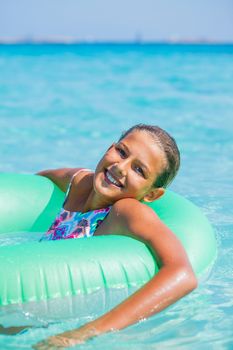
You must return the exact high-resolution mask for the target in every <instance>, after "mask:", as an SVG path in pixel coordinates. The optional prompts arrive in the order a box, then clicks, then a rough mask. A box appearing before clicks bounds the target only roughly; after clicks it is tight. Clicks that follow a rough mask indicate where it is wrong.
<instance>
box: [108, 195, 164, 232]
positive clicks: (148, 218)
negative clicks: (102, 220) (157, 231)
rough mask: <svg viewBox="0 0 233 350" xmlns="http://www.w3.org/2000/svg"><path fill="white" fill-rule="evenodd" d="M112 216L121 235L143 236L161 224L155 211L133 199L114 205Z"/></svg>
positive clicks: (121, 200) (125, 199)
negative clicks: (128, 233)
mask: <svg viewBox="0 0 233 350" xmlns="http://www.w3.org/2000/svg"><path fill="white" fill-rule="evenodd" d="M110 215H111V217H110V219H111V221H112V223H113V224H114V226H115V227H116V228H117V231H118V232H119V233H120V234H121V233H123V234H125V233H127V232H131V233H134V234H136V235H137V236H138V233H139V235H141V234H140V232H142V233H143V232H146V231H148V230H147V229H149V228H150V231H151V229H152V230H153V229H154V228H155V227H158V226H159V225H160V224H161V221H160V219H159V217H158V215H157V214H156V213H155V212H154V210H153V209H151V208H150V207H149V206H147V205H146V204H144V203H142V202H140V201H138V200H136V199H133V198H124V199H120V200H119V201H117V202H116V203H114V204H113V206H112V208H111V213H110Z"/></svg>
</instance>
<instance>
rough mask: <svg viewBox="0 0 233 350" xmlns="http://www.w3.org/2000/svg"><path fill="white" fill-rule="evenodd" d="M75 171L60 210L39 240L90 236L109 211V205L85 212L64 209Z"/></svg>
mask: <svg viewBox="0 0 233 350" xmlns="http://www.w3.org/2000/svg"><path fill="white" fill-rule="evenodd" d="M83 170H88V169H81V170H79V171H78V172H77V173H79V172H80V171H83ZM77 173H75V174H74V175H73V177H72V179H71V182H70V184H69V188H68V190H67V192H66V196H65V201H64V203H63V206H62V208H61V210H60V212H59V213H58V215H57V216H56V218H55V221H54V222H53V224H52V225H51V227H50V228H49V230H48V231H47V232H46V233H45V234H44V235H43V236H42V237H41V239H40V241H49V240H57V239H69V238H83V237H91V236H93V235H94V233H95V230H96V229H97V228H98V227H99V225H100V224H101V223H102V221H103V220H104V219H105V217H106V216H107V215H108V213H109V212H110V210H111V207H107V208H104V209H97V210H91V211H88V212H86V213H81V212H78V211H69V210H66V209H64V205H65V203H66V201H67V198H68V195H69V192H70V187H71V184H72V180H73V178H74V177H75V176H76V175H77Z"/></svg>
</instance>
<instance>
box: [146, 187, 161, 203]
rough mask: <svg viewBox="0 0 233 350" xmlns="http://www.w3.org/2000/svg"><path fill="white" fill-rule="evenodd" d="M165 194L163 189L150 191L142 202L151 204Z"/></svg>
mask: <svg viewBox="0 0 233 350" xmlns="http://www.w3.org/2000/svg"><path fill="white" fill-rule="evenodd" d="M164 193H165V189H164V188H163V187H159V188H153V189H151V190H150V191H149V192H148V193H147V194H146V195H145V196H144V198H143V200H144V202H153V201H155V200H156V199H158V198H160V197H161V196H162V195H163V194H164Z"/></svg>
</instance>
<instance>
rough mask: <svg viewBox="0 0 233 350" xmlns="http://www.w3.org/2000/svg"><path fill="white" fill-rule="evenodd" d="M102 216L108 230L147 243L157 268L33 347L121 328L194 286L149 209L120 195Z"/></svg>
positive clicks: (176, 247) (177, 247)
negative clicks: (79, 322) (109, 303)
mask: <svg viewBox="0 0 233 350" xmlns="http://www.w3.org/2000/svg"><path fill="white" fill-rule="evenodd" d="M106 220H107V221H108V222H107V226H108V225H109V229H110V228H113V227H114V231H113V230H112V232H115V230H116V232H118V233H119V234H124V235H128V236H131V237H134V238H137V239H139V240H141V241H143V242H145V243H146V244H148V245H150V247H151V249H152V251H153V252H154V254H155V255H156V259H157V261H158V263H159V265H160V271H159V272H158V273H157V274H156V275H155V276H154V277H153V278H152V279H151V280H150V281H149V282H148V283H146V284H145V285H144V286H143V287H142V288H140V289H139V290H138V291H136V292H135V293H134V294H132V295H131V296H130V297H129V298H127V299H126V300H124V301H123V302H122V303H121V304H119V305H118V306H116V307H115V308H113V309H112V310H111V311H109V312H107V313H106V314H104V315H103V316H101V317H100V318H98V319H96V320H94V321H92V322H90V323H88V324H86V325H84V326H83V327H81V328H79V329H74V330H72V331H69V332H65V333H62V334H60V335H58V336H54V337H50V338H48V339H47V340H46V341H45V342H42V343H39V344H38V345H37V346H36V347H35V349H41V350H42V349H50V345H55V346H57V347H58V346H62V347H66V346H72V345H75V344H77V343H82V342H84V341H85V340H87V339H89V338H92V337H94V336H97V335H100V334H102V333H106V332H109V331H112V330H118V329H122V328H124V327H127V326H129V325H131V324H133V323H135V322H138V321H139V320H142V319H144V318H147V317H149V316H151V315H153V314H155V313H157V312H159V311H161V310H163V309H164V308H166V307H167V306H169V305H171V304H172V303H174V302H175V301H177V300H178V299H180V298H182V297H183V296H184V295H186V294H187V293H189V292H190V291H192V290H193V289H194V288H195V287H196V286H197V279H196V277H195V275H194V273H193V270H192V267H191V265H190V262H189V260H188V258H187V255H186V253H185V251H184V249H183V247H182V245H181V243H180V241H179V240H178V239H177V238H176V236H175V235H174V234H173V233H172V232H171V231H170V230H169V229H168V228H167V227H166V226H165V225H164V224H163V223H162V222H161V221H160V219H159V218H158V217H157V216H156V215H155V213H154V211H153V210H152V209H150V208H149V207H147V206H145V205H143V204H141V203H139V202H137V201H136V200H134V199H123V200H120V201H118V202H117V203H115V204H114V206H113V208H112V210H111V212H110V214H109V217H108V218H107V219H106ZM107 231H108V229H107ZM46 346H47V347H46Z"/></svg>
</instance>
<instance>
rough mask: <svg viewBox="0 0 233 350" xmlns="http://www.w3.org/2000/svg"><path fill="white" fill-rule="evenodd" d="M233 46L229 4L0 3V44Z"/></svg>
mask: <svg viewBox="0 0 233 350" xmlns="http://www.w3.org/2000/svg"><path fill="white" fill-rule="evenodd" d="M3 37H8V38H12V37H28V38H30V37H33V38H35V37H40V38H41V37H43V38H45V37H71V38H72V37H73V38H77V39H79V40H100V41H105V40H107V41H109V40H110V41H114V40H126V41H128V40H134V39H135V38H136V37H140V38H142V39H143V40H166V39H174V40H185V39H208V40H217V41H231V42H233V0H114V1H113V0H0V38H3Z"/></svg>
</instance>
